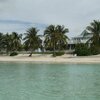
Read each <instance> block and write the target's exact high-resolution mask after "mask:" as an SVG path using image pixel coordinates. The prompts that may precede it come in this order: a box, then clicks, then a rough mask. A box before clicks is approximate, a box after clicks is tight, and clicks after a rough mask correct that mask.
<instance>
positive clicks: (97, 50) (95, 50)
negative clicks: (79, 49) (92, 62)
mask: <svg viewBox="0 0 100 100" xmlns="http://www.w3.org/2000/svg"><path fill="white" fill-rule="evenodd" d="M90 50H91V54H92V55H97V54H99V53H100V47H98V46H92V47H90Z"/></svg>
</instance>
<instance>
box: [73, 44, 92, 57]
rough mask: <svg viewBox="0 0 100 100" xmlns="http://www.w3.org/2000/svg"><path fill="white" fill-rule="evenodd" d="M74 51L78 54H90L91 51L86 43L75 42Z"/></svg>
mask: <svg viewBox="0 0 100 100" xmlns="http://www.w3.org/2000/svg"><path fill="white" fill-rule="evenodd" d="M74 53H76V54H77V55H78V56H88V55H91V51H90V49H89V48H88V46H87V45H86V44H77V45H76V47H75V52H74Z"/></svg>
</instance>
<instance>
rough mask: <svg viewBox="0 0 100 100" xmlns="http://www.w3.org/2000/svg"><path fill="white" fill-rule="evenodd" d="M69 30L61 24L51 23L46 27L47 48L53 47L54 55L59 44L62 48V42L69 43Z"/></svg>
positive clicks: (45, 42)
mask: <svg viewBox="0 0 100 100" xmlns="http://www.w3.org/2000/svg"><path fill="white" fill-rule="evenodd" d="M67 32H68V29H67V28H65V27H64V26H60V25H57V26H55V25H50V26H48V27H47V28H46V29H45V31H44V36H45V41H44V44H45V48H50V49H53V56H55V50H56V48H57V46H59V49H61V46H62V45H61V44H67V39H68V37H67V36H66V33H67Z"/></svg>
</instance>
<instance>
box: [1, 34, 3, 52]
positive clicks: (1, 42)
mask: <svg viewBox="0 0 100 100" xmlns="http://www.w3.org/2000/svg"><path fill="white" fill-rule="evenodd" d="M2 49H3V33H0V51H1V50H2Z"/></svg>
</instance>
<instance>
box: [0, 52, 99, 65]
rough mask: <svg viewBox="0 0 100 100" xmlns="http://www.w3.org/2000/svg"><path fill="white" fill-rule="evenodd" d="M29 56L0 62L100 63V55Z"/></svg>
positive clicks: (20, 55) (9, 58) (8, 58)
mask: <svg viewBox="0 0 100 100" xmlns="http://www.w3.org/2000/svg"><path fill="white" fill-rule="evenodd" d="M28 55H29V54H19V55H17V56H14V57H11V56H0V62H33V63H68V64H74V63H76V64H77V63H80V64H81V63H83V64H84V63H86V64H87V63H88V64H89V63H90V64H91V63H100V55H94V56H81V57H79V56H74V55H71V54H65V55H63V56H57V57H52V55H50V54H33V55H32V57H29V56H28Z"/></svg>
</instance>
